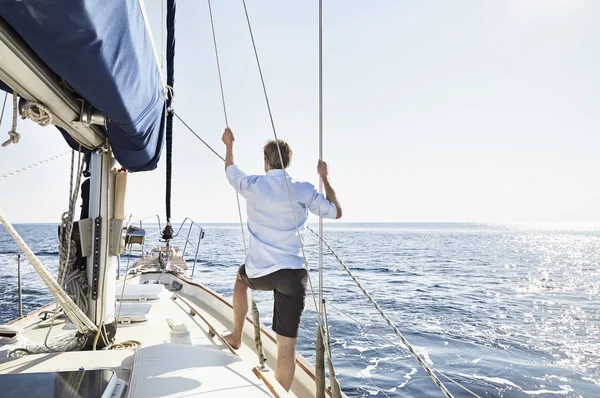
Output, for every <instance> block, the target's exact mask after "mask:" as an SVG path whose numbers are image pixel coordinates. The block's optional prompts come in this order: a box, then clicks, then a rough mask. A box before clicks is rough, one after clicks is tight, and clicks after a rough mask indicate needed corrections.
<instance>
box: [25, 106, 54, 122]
mask: <svg viewBox="0 0 600 398" xmlns="http://www.w3.org/2000/svg"><path fill="white" fill-rule="evenodd" d="M22 117H23V119H25V118H29V119H31V120H32V121H33V122H35V123H37V124H39V125H40V126H42V127H46V126H48V125H49V124H51V123H52V120H53V117H52V111H51V110H50V109H49V108H48V107H47V106H45V105H42V104H40V103H37V102H29V101H28V102H27V103H26V104H25V107H24V108H23V116H22Z"/></svg>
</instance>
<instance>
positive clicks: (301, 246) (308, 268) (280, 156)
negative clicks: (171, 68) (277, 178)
mask: <svg viewBox="0 0 600 398" xmlns="http://www.w3.org/2000/svg"><path fill="white" fill-rule="evenodd" d="M242 4H243V6H244V13H245V14H246V22H247V23H248V31H249V32H250V39H251V40H252V48H253V49H254V57H255V58H256V65H257V67H258V73H259V75H260V81H261V84H262V89H263V93H264V96H265V102H266V104H267V111H268V113H269V120H270V121H271V128H272V130H273V136H274V137H275V142H276V144H277V152H278V154H279V161H280V162H281V167H283V164H284V163H283V155H282V154H281V147H280V145H279V137H278V136H277V130H276V128H275V122H274V120H273V112H272V111H271V104H270V102H269V95H268V94H267V86H266V84H265V79H264V76H263V73H262V67H261V65H260V59H259V57H258V50H257V49H256V42H255V40H254V33H253V32H252V24H251V23H250V16H249V15H248V8H247V7H246V0H242ZM283 181H284V182H285V188H286V191H287V193H288V198H289V202H290V206H291V208H292V215H293V216H294V224H295V227H296V233H297V235H298V240H299V242H300V249H301V251H302V257H303V259H304V266H305V268H306V273H307V277H308V284H309V286H310V291H311V296H312V299H313V303H314V306H315V310H316V311H317V320H318V327H319V330H321V332H323V330H322V328H323V321H322V319H321V313H320V312H319V306H318V305H317V299H316V298H315V290H314V287H313V283H312V278H311V277H310V267H309V265H308V260H307V258H306V253H305V250H304V242H302V235H301V233H300V228H299V227H298V218H297V216H296V211H295V209H294V203H293V200H292V193H291V191H290V186H289V182H288V178H287V176H286V175H285V170H284V178H283ZM323 340H325V339H323Z"/></svg>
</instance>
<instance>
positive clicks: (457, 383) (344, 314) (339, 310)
mask: <svg viewBox="0 0 600 398" xmlns="http://www.w3.org/2000/svg"><path fill="white" fill-rule="evenodd" d="M327 305H328V306H329V307H331V308H333V309H334V310H336V312H337V313H339V314H340V315H343V316H345V317H346V318H348V319H350V320H351V321H353V322H354V323H355V324H357V325H358V326H361V327H363V328H365V329H366V328H367V325H366V324H364V323H363V322H361V321H359V320H358V319H356V318H354V317H353V316H351V315H349V314H347V313H345V312H344V311H343V310H341V309H340V308H338V307H336V306H334V305H333V304H331V302H329V303H327ZM370 334H373V335H375V336H377V337H379V338H380V339H382V340H384V341H386V342H387V343H390V344H391V345H393V346H396V347H399V345H398V342H396V341H392V340H391V339H389V338H387V337H386V336H384V335H382V334H381V333H377V332H375V331H370ZM402 348H404V347H402ZM434 370H435V371H436V372H438V373H439V374H441V375H442V376H444V377H445V378H446V379H448V381H450V382H451V383H453V384H455V385H457V386H458V387H460V388H462V389H463V390H465V391H466V392H468V393H470V394H471V395H472V396H474V397H477V398H481V397H480V396H479V395H477V394H476V393H474V392H473V391H471V390H469V389H468V388H467V387H465V386H463V385H462V384H460V383H459V382H457V381H455V380H453V379H452V378H450V377H449V376H447V375H446V374H444V373H443V372H442V371H440V370H439V369H435V368H434Z"/></svg>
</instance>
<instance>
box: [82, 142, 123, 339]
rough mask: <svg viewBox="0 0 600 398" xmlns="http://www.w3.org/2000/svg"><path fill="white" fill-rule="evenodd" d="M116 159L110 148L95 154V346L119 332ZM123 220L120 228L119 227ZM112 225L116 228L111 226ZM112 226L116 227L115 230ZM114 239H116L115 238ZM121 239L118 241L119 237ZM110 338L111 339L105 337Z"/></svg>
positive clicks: (90, 268)
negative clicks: (117, 318)
mask: <svg viewBox="0 0 600 398" xmlns="http://www.w3.org/2000/svg"><path fill="white" fill-rule="evenodd" d="M114 164H115V159H114V157H113V155H112V151H111V150H110V148H108V149H101V150H98V151H94V152H93V153H92V155H91V173H92V175H91V180H90V196H89V198H90V199H89V213H88V214H89V218H88V222H87V223H85V224H86V226H87V228H88V231H90V232H91V233H90V237H91V240H90V247H89V248H90V252H89V253H90V254H89V256H88V257H87V267H86V269H87V278H88V284H89V286H90V290H89V292H88V301H89V306H88V313H87V315H88V317H89V318H90V319H91V320H92V322H94V324H95V325H96V326H98V327H99V330H100V331H101V335H105V336H106V338H104V336H97V337H100V338H97V339H96V340H97V342H96V343H93V342H91V343H92V345H96V347H95V348H101V347H104V346H105V345H107V344H110V343H111V342H112V340H113V339H114V336H115V334H116V325H117V324H116V319H115V306H116V298H115V297H116V279H115V275H116V269H117V255H116V254H118V249H117V251H116V252H115V251H114V250H110V249H111V247H110V246H111V245H110V242H111V237H114V234H116V233H118V234H121V230H122V222H121V223H116V221H117V220H114V208H115V203H114V198H115V194H114V192H115V191H114V190H115V176H114V174H113V172H112V171H111V170H112V167H113V165H114ZM115 224H120V225H119V227H118V228H115V227H116V226H117V225H115ZM111 226H112V228H111ZM111 230H112V231H111ZM112 240H113V241H114V239H112ZM117 242H118V241H117ZM105 340H109V341H105Z"/></svg>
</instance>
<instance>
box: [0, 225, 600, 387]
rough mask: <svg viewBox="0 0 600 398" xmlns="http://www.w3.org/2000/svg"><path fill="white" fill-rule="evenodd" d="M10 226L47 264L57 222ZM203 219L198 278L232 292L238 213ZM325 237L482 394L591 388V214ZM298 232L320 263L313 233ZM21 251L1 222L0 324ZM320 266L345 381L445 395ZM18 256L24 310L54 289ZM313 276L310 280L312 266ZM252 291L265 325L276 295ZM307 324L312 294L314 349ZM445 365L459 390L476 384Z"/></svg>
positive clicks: (598, 250)
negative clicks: (232, 218) (225, 221)
mask: <svg viewBox="0 0 600 398" xmlns="http://www.w3.org/2000/svg"><path fill="white" fill-rule="evenodd" d="M16 228H17V230H18V231H19V232H20V233H21V234H22V236H23V237H24V239H25V240H26V241H27V242H28V243H29V245H30V246H31V248H32V249H33V250H34V252H35V253H37V254H38V256H39V257H40V259H41V260H42V262H43V263H44V264H46V265H47V266H48V268H49V269H51V270H52V272H54V273H55V272H56V266H57V262H58V253H57V242H56V235H57V232H56V228H57V227H56V225H18V226H17V227H16ZM204 228H205V232H206V236H205V238H204V240H203V241H202V244H201V246H200V252H199V261H198V264H197V265H196V269H195V278H196V279H198V280H200V281H201V282H203V283H205V284H206V285H208V286H210V287H211V288H212V289H214V290H216V291H217V292H219V293H221V294H223V295H224V296H226V297H231V293H232V286H233V281H234V278H235V272H236V269H237V267H238V266H239V264H240V263H241V262H242V261H243V248H242V241H241V234H240V231H239V226H235V225H205V226H204ZM152 230H157V227H156V226H154V227H150V228H149V232H152ZM182 234H183V233H182ZM155 236H156V235H155ZM192 237H193V234H192ZM326 238H327V239H328V240H329V241H330V243H331V244H332V246H333V247H334V249H335V250H336V252H337V253H338V254H339V255H340V257H341V258H342V259H344V261H345V263H346V264H347V265H348V266H349V267H350V268H351V269H352V271H353V272H354V273H355V275H356V276H357V277H358V279H359V280H360V281H361V282H362V283H363V285H364V286H365V287H366V289H367V290H368V291H369V292H370V293H371V294H372V296H373V297H374V298H375V299H376V300H377V302H378V303H379V305H380V306H381V307H382V308H383V310H384V311H385V312H386V313H387V314H388V316H389V317H390V318H391V319H392V320H393V322H394V323H395V324H396V325H397V326H398V328H399V329H400V331H401V332H402V333H403V335H404V336H405V337H406V339H407V340H408V341H409V342H410V344H411V345H412V346H413V347H414V348H415V349H416V350H417V352H418V353H419V354H420V355H422V357H423V358H424V359H425V360H426V361H427V363H429V365H430V366H431V367H433V368H435V369H436V370H438V371H441V372H442V373H444V374H445V375H446V376H448V377H450V378H451V379H453V380H455V381H456V382H459V383H460V384H461V385H463V386H465V387H466V388H468V389H470V390H471V391H473V392H474V393H476V394H478V395H479V396H485V397H530V396H535V397H556V396H559V397H600V305H599V304H600V303H599V295H600V265H599V264H600V228H599V227H597V226H577V225H575V226H568V225H554V226H551V225H538V226H517V225H512V226H506V225H490V224H333V225H327V227H326ZM306 245H307V256H308V258H309V263H310V264H311V267H312V268H316V260H317V258H318V255H317V250H318V249H317V240H316V238H314V237H313V236H311V235H310V234H309V233H307V235H306ZM16 255H17V248H16V245H15V244H14V243H13V242H12V241H11V239H10V237H9V236H8V235H7V234H6V232H5V231H4V230H3V229H2V230H0V324H1V323H5V322H7V321H9V320H11V319H13V318H15V317H17V316H18V306H17V295H16V290H17V277H16V269H17V266H16ZM187 258H188V260H191V261H193V253H191V251H190V250H188V256H187ZM126 262H127V258H126V257H123V258H121V266H122V268H124V267H125V264H126ZM324 267H325V289H324V291H325V298H326V300H327V302H328V318H329V324H330V328H331V336H332V356H333V359H334V363H335V365H336V371H337V373H338V376H339V380H340V383H341V385H342V388H343V390H344V391H345V393H346V394H347V395H348V396H351V397H385V396H389V397H439V396H442V395H441V392H440V390H439V388H438V387H437V386H436V385H435V384H434V383H433V381H432V380H431V379H430V377H429V376H428V375H427V374H426V373H425V371H424V370H423V369H422V368H421V367H420V365H419V364H418V363H417V361H416V360H414V359H413V358H412V357H411V355H410V354H409V353H408V351H407V350H406V349H405V348H404V346H403V345H402V344H401V343H400V340H399V339H398V338H396V336H395V335H394V334H393V332H392V330H391V329H390V328H389V326H388V325H387V324H386V323H385V321H384V320H383V319H382V318H381V316H380V315H379V314H378V313H377V312H376V311H375V310H374V309H373V307H372V306H371V304H370V303H369V302H368V301H367V300H366V298H365V297H364V296H363V295H362V293H361V291H360V290H358V288H357V287H356V286H355V284H354V282H353V281H352V280H351V279H350V278H349V277H348V275H347V274H346V273H345V271H344V270H343V268H342V267H341V266H340V265H339V264H338V263H337V261H336V260H335V259H334V258H333V257H332V256H331V255H329V254H326V255H325V260H324ZM22 269H23V293H24V311H31V310H34V309H35V308H37V307H39V306H41V305H43V304H45V303H48V302H49V301H50V300H51V298H50V296H49V293H48V291H47V289H46V288H45V287H44V286H43V285H42V283H41V282H40V280H39V278H38V277H37V274H36V273H35V271H33V269H32V267H31V265H30V264H28V262H27V261H26V260H23V262H22ZM312 280H313V283H314V285H315V288H316V286H317V274H316V272H312ZM255 299H256V300H257V303H258V306H259V309H260V313H261V320H262V322H263V323H265V324H267V325H270V324H271V316H272V295H271V294H270V293H268V292H259V293H257V294H256V295H255ZM315 326H316V316H315V311H314V304H313V301H312V298H311V297H307V301H306V310H305V313H304V316H303V318H302V325H301V330H300V337H299V343H298V350H299V352H300V353H301V354H302V355H304V356H305V357H306V358H308V359H309V360H310V361H313V360H314V346H315V344H314V342H315V329H316V327H315ZM440 378H441V379H442V381H443V382H444V383H445V385H446V386H447V387H448V389H449V390H450V391H451V392H452V393H453V394H454V396H456V397H469V396H471V395H470V394H469V393H468V392H466V391H464V390H462V389H460V388H459V387H457V386H456V385H454V384H452V383H450V382H448V380H447V379H445V378H444V377H443V376H441V375H440Z"/></svg>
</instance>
